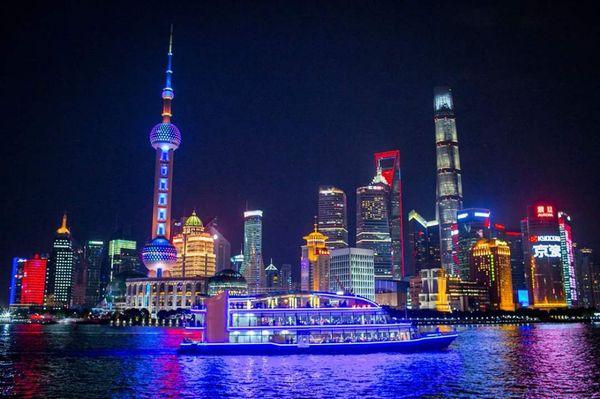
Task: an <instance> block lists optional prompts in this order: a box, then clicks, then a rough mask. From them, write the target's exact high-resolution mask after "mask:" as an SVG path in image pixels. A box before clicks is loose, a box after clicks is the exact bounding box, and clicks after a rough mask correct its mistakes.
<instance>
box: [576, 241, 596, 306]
mask: <svg viewBox="0 0 600 399" xmlns="http://www.w3.org/2000/svg"><path fill="white" fill-rule="evenodd" d="M593 255H594V252H593V251H592V250H591V249H590V248H583V247H581V248H579V247H576V248H575V270H576V274H577V291H578V297H579V306H581V307H584V308H596V309H600V265H598V263H596V262H595V261H594V258H593Z"/></svg>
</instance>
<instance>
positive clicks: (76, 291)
mask: <svg viewBox="0 0 600 399" xmlns="http://www.w3.org/2000/svg"><path fill="white" fill-rule="evenodd" d="M73 252H74V254H75V265H74V266H73V293H72V296H71V306H72V307H79V308H81V307H83V306H85V305H86V302H85V293H86V288H87V264H86V263H85V259H84V255H83V249H82V248H79V247H75V248H74V249H73Z"/></svg>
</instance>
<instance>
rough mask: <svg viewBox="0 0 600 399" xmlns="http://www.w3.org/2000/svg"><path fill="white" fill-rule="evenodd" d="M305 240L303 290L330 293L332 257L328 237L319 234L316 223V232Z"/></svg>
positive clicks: (302, 266) (302, 263) (302, 272)
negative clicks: (327, 243)
mask: <svg viewBox="0 0 600 399" xmlns="http://www.w3.org/2000/svg"><path fill="white" fill-rule="evenodd" d="M303 238H304V240H306V245H305V246H303V247H302V258H301V281H302V283H301V289H302V290H304V291H328V290H329V282H330V268H331V257H330V251H329V248H327V245H326V242H327V237H326V236H325V235H324V234H321V232H319V229H318V224H317V223H315V224H314V230H313V231H312V232H311V233H310V234H308V235H307V236H305V237H303ZM307 266H308V267H307Z"/></svg>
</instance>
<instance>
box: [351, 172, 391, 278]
mask: <svg viewBox="0 0 600 399" xmlns="http://www.w3.org/2000/svg"><path fill="white" fill-rule="evenodd" d="M389 194H390V190H389V186H388V184H387V182H386V180H385V178H384V177H383V176H382V174H381V168H378V169H377V174H376V175H375V178H374V179H373V181H372V182H371V184H370V185H368V186H365V187H359V188H357V189H356V246H357V247H358V248H362V249H370V250H372V251H373V254H374V257H375V259H374V261H375V278H376V279H390V278H394V275H393V274H392V270H393V268H392V239H391V237H390V225H389V213H388V199H389Z"/></svg>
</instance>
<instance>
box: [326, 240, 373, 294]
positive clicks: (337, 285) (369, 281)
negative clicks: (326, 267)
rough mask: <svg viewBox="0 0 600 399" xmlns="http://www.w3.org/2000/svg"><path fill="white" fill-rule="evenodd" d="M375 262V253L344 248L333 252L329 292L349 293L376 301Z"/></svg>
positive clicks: (368, 250)
mask: <svg viewBox="0 0 600 399" xmlns="http://www.w3.org/2000/svg"><path fill="white" fill-rule="evenodd" d="M374 271H375V261H374V254H373V251H372V250H370V249H360V248H342V249H335V250H333V251H331V260H330V278H329V284H330V285H329V287H330V289H329V291H331V292H337V291H347V292H352V293H353V294H355V295H360V296H362V297H365V298H368V299H371V300H374V299H375V273H374Z"/></svg>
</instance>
